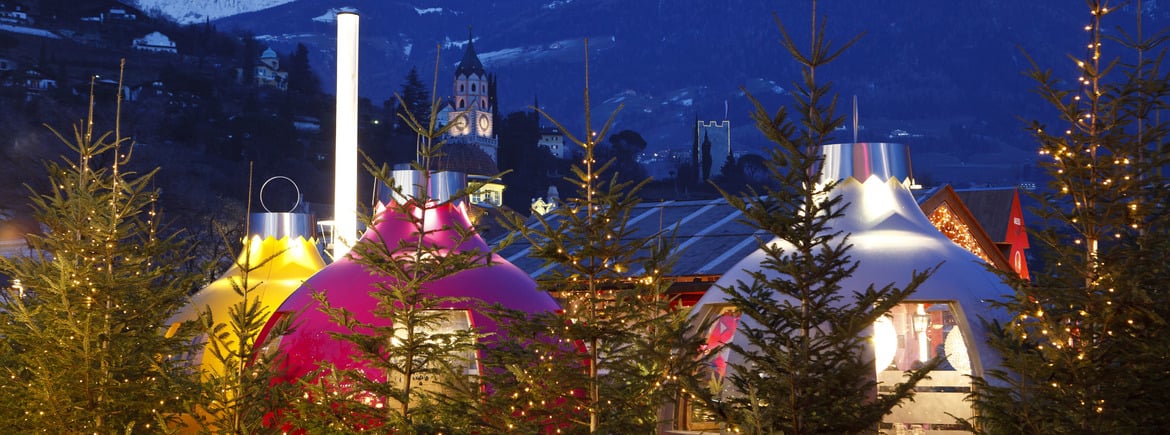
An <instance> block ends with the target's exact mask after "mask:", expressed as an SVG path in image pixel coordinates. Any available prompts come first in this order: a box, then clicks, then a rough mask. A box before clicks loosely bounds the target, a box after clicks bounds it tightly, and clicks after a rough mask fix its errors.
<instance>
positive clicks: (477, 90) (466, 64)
mask: <svg viewBox="0 0 1170 435" xmlns="http://www.w3.org/2000/svg"><path fill="white" fill-rule="evenodd" d="M490 87H491V80H490V78H489V76H488V74H487V71H485V70H484V68H483V63H482V62H480V61H479V55H478V54H476V52H475V44H474V42H473V38H472V37H471V32H470V31H468V35H467V50H466V51H465V52H464V53H463V60H461V61H460V62H459V66H458V67H456V68H455V83H454V87H453V89H452V91H453V94H452V101H451V107H449V109H448V111H447V122H448V123H450V124H452V127H451V130H449V134H450V135H451V136H452V139H453V141H456V142H468V143H474V144H476V145H479V147H480V148H481V149H483V150H484V152H486V153H487V154H488V155H489V156H491V157H492V160H493V161H494V160H496V147H497V142H496V137H495V133H494V132H493V124H494V123H495V120H494V119H493V118H494V116H493V114H492V104H491V101H490V98H489V96H490V92H489V90H490Z"/></svg>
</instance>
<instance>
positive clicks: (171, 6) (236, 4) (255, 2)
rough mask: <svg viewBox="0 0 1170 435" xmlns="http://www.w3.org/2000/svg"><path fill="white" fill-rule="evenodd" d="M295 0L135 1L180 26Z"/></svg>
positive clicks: (145, 9) (140, 6)
mask: <svg viewBox="0 0 1170 435" xmlns="http://www.w3.org/2000/svg"><path fill="white" fill-rule="evenodd" d="M294 1H296V0H202V1H174V0H137V3H138V8H139V9H142V10H143V11H146V12H148V13H149V12H152V11H159V12H162V13H163V14H166V15H167V16H169V17H171V18H173V19H174V20H175V21H178V22H179V23H181V24H192V23H200V22H203V21H204V20H215V19H219V18H223V17H230V16H232V15H239V14H243V13H247V12H255V11H259V10H264V9H268V8H274V7H277V6H280V5H283V4H286V3H292V2H294Z"/></svg>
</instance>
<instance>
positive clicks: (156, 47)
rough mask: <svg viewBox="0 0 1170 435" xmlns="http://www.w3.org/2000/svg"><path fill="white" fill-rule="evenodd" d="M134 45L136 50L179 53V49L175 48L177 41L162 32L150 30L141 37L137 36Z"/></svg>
mask: <svg viewBox="0 0 1170 435" xmlns="http://www.w3.org/2000/svg"><path fill="white" fill-rule="evenodd" d="M133 47H134V49H136V50H143V51H151V52H155V53H169V54H177V53H178V52H179V50H178V49H177V48H175V42H174V41H171V38H168V37H167V35H164V34H162V33H160V32H150V33H148V34H147V35H146V36H143V37H141V38H135V39H134V43H133Z"/></svg>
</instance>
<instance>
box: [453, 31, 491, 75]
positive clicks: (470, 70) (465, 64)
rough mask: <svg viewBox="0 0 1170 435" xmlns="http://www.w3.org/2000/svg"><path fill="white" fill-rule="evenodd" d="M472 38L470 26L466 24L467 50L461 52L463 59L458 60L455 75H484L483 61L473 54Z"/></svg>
mask: <svg viewBox="0 0 1170 435" xmlns="http://www.w3.org/2000/svg"><path fill="white" fill-rule="evenodd" d="M474 39H475V38H473V37H472V35H471V26H467V50H465V51H464V52H463V60H461V61H459V66H458V67H456V68H455V76H456V77H458V76H464V77H470V76H471V75H472V74H476V75H479V77H484V76H485V75H486V72H485V71H484V69H483V63H480V61H479V55H477V54H475V45H474V43H473V42H472V41H473V40H474Z"/></svg>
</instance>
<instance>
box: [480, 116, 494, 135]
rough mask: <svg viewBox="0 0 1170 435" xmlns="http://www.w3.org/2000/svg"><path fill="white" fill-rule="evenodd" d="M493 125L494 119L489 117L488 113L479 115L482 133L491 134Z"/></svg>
mask: <svg viewBox="0 0 1170 435" xmlns="http://www.w3.org/2000/svg"><path fill="white" fill-rule="evenodd" d="M491 126H492V120H491V119H490V118H488V116H487V114H480V115H479V132H480V134H482V135H484V136H487V135H489V134H491Z"/></svg>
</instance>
